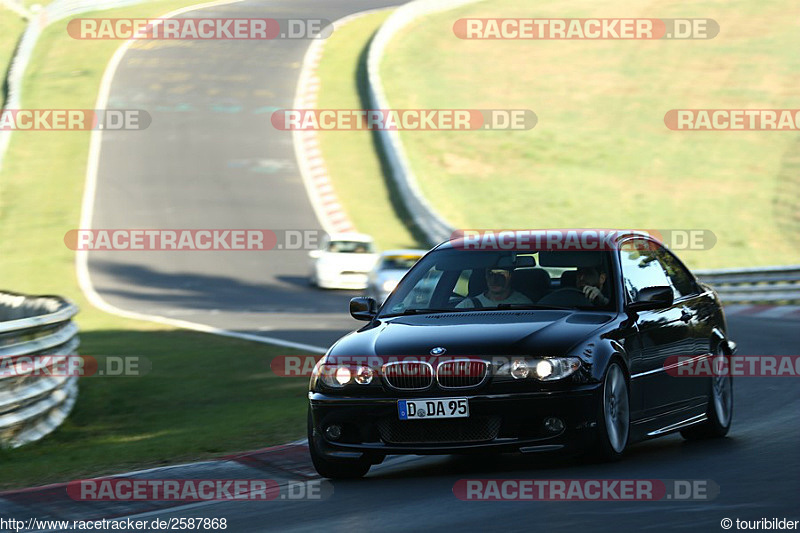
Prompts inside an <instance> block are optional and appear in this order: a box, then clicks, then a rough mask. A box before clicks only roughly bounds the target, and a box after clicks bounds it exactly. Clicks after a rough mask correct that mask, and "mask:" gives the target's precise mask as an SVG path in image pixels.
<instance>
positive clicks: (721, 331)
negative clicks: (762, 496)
mask: <svg viewBox="0 0 800 533" xmlns="http://www.w3.org/2000/svg"><path fill="white" fill-rule="evenodd" d="M463 244H464V242H463V240H461V241H459V240H451V241H448V242H446V243H443V244H441V245H439V246H437V247H436V248H434V249H433V250H431V251H430V252H429V253H428V254H427V255H426V256H425V257H423V258H422V259H421V260H420V261H419V262H418V263H417V264H416V265H415V266H414V267H413V268H412V269H411V270H410V271H409V272H408V273H407V274H406V276H405V277H404V278H403V279H402V281H401V282H400V283H399V284H398V286H397V287H396V289H395V290H394V291H393V292H392V294H391V295H390V296H389V298H388V299H387V300H386V302H385V303H384V304H383V306H381V307H380V308H378V306H377V304H376V302H375V301H374V300H372V299H371V298H354V299H353V300H352V301H351V302H350V313H351V314H352V316H353V317H354V318H356V319H358V320H364V321H366V322H367V324H366V325H365V326H364V327H363V328H361V329H359V330H358V331H355V332H353V333H350V334H348V335H346V336H345V337H343V338H341V339H340V340H339V341H337V342H336V343H335V344H334V345H333V346H332V347H331V348H330V350H329V351H328V353H327V354H326V355H325V357H323V358H322V360H321V361H319V363H318V364H317V366H316V367H315V370H314V373H313V375H312V377H311V381H310V388H309V394H308V397H309V411H308V440H309V448H310V452H311V457H312V460H313V463H314V466H315V467H316V469H317V471H318V472H319V473H320V474H321V475H322V476H324V477H329V478H347V477H361V476H363V475H365V474H366V473H367V471H368V470H369V468H370V467H371V465H373V464H377V463H380V462H381V461H382V460H383V458H384V457H385V456H386V455H388V454H449V453H465V452H471V451H497V452H522V453H534V452H547V451H556V450H562V449H564V450H573V451H578V452H580V453H586V452H588V453H590V454H593V455H595V456H598V457H599V458H601V459H606V460H609V459H617V458H619V457H620V456H622V454H623V453H624V451H625V449H626V448H627V447H628V446H629V445H630V444H631V443H634V442H636V441H640V440H643V439H648V438H652V437H658V436H661V435H665V434H668V433H672V432H676V431H680V432H681V434H682V435H683V436H684V437H686V438H704V437H722V436H724V435H726V434H727V432H728V430H729V428H730V425H731V418H732V414H733V383H732V379H731V378H730V377H729V376H721V375H720V376H715V375H705V376H702V375H701V376H698V375H687V376H683V375H682V372H681V368H680V367H681V366H682V365H691V364H692V363H694V362H696V361H698V360H710V361H712V363H713V361H715V360H716V359H717V358H726V357H729V356H730V355H732V354H733V352H734V351H735V344H734V343H733V342H732V341H731V340H730V339H729V337H728V334H727V326H726V322H725V316H724V314H723V310H722V305H721V304H720V301H719V299H718V297H717V295H716V294H715V292H714V291H713V290H712V289H711V288H709V287H708V286H706V285H704V284H702V283H700V282H699V281H698V280H697V279H696V278H695V277H694V275H692V273H691V272H690V271H689V270H688V269H687V268H686V267H685V266H684V264H683V263H682V262H681V261H680V260H679V259H678V258H677V257H676V256H675V255H674V254H673V253H672V252H671V251H669V250H668V249H667V248H666V247H665V246H664V245H663V244H662V243H661V242H659V241H658V240H657V239H655V238H653V237H651V236H649V235H643V234H639V233H636V232H630V233H622V232H621V233H618V234H616V235H614V237H613V239H612V240H611V244H612V245H611V246H605V247H600V248H599V249H592V250H585V249H579V250H575V249H553V248H552V247H548V246H544V247H541V249H536V248H534V247H530V246H528V247H512V248H511V249H505V247H504V248H503V249H501V247H493V246H489V247H481V248H480V249H467V247H465V246H464V245H463ZM717 362H720V361H717Z"/></svg>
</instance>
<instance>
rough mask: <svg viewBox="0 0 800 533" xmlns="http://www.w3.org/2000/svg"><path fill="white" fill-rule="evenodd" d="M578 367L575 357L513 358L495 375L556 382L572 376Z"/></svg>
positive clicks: (579, 365)
mask: <svg viewBox="0 0 800 533" xmlns="http://www.w3.org/2000/svg"><path fill="white" fill-rule="evenodd" d="M580 367H581V360H580V359H578V358H577V357H535V358H534V357H515V358H512V359H511V361H509V362H507V363H504V364H503V365H502V366H501V367H500V369H499V370H498V371H497V374H498V375H508V376H511V377H512V378H514V379H528V378H533V379H536V380H538V381H556V380H559V379H564V378H565V377H568V376H570V375H572V374H573V373H575V371H577V370H578V369H579V368H580Z"/></svg>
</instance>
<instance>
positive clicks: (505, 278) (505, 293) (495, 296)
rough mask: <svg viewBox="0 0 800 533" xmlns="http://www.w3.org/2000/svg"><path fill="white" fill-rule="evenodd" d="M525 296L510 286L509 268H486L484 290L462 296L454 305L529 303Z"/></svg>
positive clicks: (462, 306)
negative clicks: (465, 296)
mask: <svg viewBox="0 0 800 533" xmlns="http://www.w3.org/2000/svg"><path fill="white" fill-rule="evenodd" d="M531 303H533V302H532V301H531V300H530V299H529V298H528V297H527V296H525V295H524V294H522V293H521V292H518V291H515V290H513V289H512V288H511V270H509V269H507V268H490V269H487V270H486V290H485V291H484V292H482V293H481V294H479V295H478V296H472V297H470V298H464V299H463V300H462V301H461V302H459V304H458V305H457V306H456V307H461V308H464V307H497V306H498V305H499V304H531Z"/></svg>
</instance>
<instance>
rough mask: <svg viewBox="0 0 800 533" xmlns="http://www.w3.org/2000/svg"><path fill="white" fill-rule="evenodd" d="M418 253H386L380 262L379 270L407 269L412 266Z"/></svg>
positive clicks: (416, 259)
mask: <svg viewBox="0 0 800 533" xmlns="http://www.w3.org/2000/svg"><path fill="white" fill-rule="evenodd" d="M420 257H422V256H419V255H387V256H384V258H383V261H382V262H381V270H408V269H409V268H411V267H413V266H414V264H416V262H417V261H419V258H420Z"/></svg>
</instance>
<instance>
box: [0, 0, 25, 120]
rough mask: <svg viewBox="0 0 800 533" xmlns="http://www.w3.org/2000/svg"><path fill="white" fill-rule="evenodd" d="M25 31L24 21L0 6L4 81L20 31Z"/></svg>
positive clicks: (1, 98) (0, 74) (0, 55)
mask: <svg viewBox="0 0 800 533" xmlns="http://www.w3.org/2000/svg"><path fill="white" fill-rule="evenodd" d="M24 31H25V21H24V20H23V19H22V17H20V16H19V15H17V14H16V13H14V12H13V11H11V10H9V9H7V8H5V7H1V6H0V79H2V83H3V84H4V83H5V79H6V73H7V72H8V68H9V67H10V66H11V58H12V57H13V56H14V50H15V49H16V47H17V42H19V39H20V37H22V32H24ZM5 96H6V88H5V85H3V88H2V90H1V91H0V107H2V106H3V104H4V103H5Z"/></svg>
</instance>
